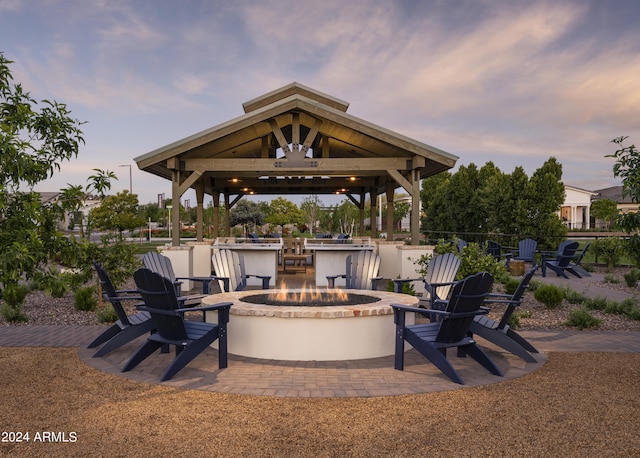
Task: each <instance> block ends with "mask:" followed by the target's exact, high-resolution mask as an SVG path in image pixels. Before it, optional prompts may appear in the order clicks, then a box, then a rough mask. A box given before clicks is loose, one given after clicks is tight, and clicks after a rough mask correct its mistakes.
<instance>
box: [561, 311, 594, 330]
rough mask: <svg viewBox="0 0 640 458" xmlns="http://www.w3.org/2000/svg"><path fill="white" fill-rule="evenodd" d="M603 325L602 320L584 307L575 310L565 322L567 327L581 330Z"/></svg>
mask: <svg viewBox="0 0 640 458" xmlns="http://www.w3.org/2000/svg"><path fill="white" fill-rule="evenodd" d="M600 323H602V320H601V319H599V318H596V317H595V316H593V315H591V313H589V311H588V310H587V309H585V308H584V307H580V308H576V309H573V310H571V311H570V312H569V315H568V316H567V321H565V322H564V324H565V325H566V326H571V327H574V328H578V329H579V330H583V329H589V328H597V327H598V326H600Z"/></svg>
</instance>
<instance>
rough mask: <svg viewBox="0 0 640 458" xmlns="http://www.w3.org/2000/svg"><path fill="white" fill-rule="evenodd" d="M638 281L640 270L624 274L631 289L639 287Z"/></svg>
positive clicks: (635, 269)
mask: <svg viewBox="0 0 640 458" xmlns="http://www.w3.org/2000/svg"><path fill="white" fill-rule="evenodd" d="M638 280H640V269H638V268H633V269H631V270H630V271H629V272H627V273H626V274H624V281H625V282H626V283H627V286H628V287H630V288H635V287H636V286H637V285H638Z"/></svg>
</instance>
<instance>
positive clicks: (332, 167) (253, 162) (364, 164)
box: [182, 146, 411, 178]
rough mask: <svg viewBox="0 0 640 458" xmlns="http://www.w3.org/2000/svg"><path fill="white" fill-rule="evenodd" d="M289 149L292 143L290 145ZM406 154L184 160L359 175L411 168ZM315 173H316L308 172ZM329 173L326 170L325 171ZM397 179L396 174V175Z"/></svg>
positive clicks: (204, 166) (202, 166)
mask: <svg viewBox="0 0 640 458" xmlns="http://www.w3.org/2000/svg"><path fill="white" fill-rule="evenodd" d="M287 148H288V146H287ZM407 161H409V162H411V161H410V160H408V159H407V158H406V157H370V158H361V159H358V160H354V159H353V158H326V159H325V158H313V159H305V160H304V161H301V162H300V163H298V164H291V162H292V161H289V160H288V159H286V158H283V159H260V158H246V159H242V160H238V159H204V158H197V159H184V160H183V161H182V162H183V164H184V165H183V168H182V170H184V171H195V170H200V171H203V172H206V171H212V170H213V171H216V172H246V171H252V172H255V174H256V176H259V175H273V176H281V175H295V174H298V173H301V174H302V175H311V174H320V172H344V173H345V174H348V175H358V174H359V172H384V171H389V170H394V171H396V170H407ZM307 172H313V173H307ZM323 174H326V173H323ZM394 178H395V177H394Z"/></svg>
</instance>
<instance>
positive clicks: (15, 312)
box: [0, 302, 29, 323]
mask: <svg viewBox="0 0 640 458" xmlns="http://www.w3.org/2000/svg"><path fill="white" fill-rule="evenodd" d="M0 314H2V318H4V319H5V321H7V322H8V323H26V322H27V321H29V317H27V315H25V313H24V312H23V311H22V305H9V304H7V303H6V302H3V304H2V308H0Z"/></svg>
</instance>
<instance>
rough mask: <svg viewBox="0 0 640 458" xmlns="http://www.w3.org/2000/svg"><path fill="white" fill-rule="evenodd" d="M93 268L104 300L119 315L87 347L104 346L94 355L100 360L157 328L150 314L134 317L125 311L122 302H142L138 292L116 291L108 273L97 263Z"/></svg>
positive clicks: (94, 262) (94, 263) (136, 314)
mask: <svg viewBox="0 0 640 458" xmlns="http://www.w3.org/2000/svg"><path fill="white" fill-rule="evenodd" d="M93 267H94V268H95V270H96V273H97V274H98V281H99V282H100V287H101V289H102V298H103V299H104V300H105V301H107V302H109V303H110V304H111V306H112V307H113V310H114V311H115V312H116V315H118V320H117V321H116V322H115V323H113V324H112V325H111V326H109V328H107V329H106V330H105V331H104V332H102V333H101V334H100V335H99V336H98V337H96V338H95V339H94V340H93V342H91V343H90V344H89V345H88V346H87V348H96V347H98V346H100V345H102V347H100V349H99V350H98V351H97V352H96V353H94V354H93V357H94V358H98V357H100V356H104V355H106V354H107V353H110V352H112V351H113V350H115V349H116V348H119V347H121V346H122V345H124V344H126V343H128V342H131V341H132V340H134V339H137V338H138V337H140V336H141V335H144V334H146V333H148V332H151V331H153V330H154V328H155V326H154V324H153V321H151V315H149V313H148V312H138V313H135V314H133V315H127V312H126V311H125V310H124V307H123V306H122V302H121V301H125V300H135V301H141V300H142V298H141V297H140V295H139V294H138V292H137V290H128V289H121V290H116V289H115V287H114V286H113V282H112V281H111V278H110V277H109V274H108V273H107V271H106V270H105V269H104V268H103V267H102V266H101V265H100V264H98V263H97V262H96V261H93ZM103 344H104V345H103Z"/></svg>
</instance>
